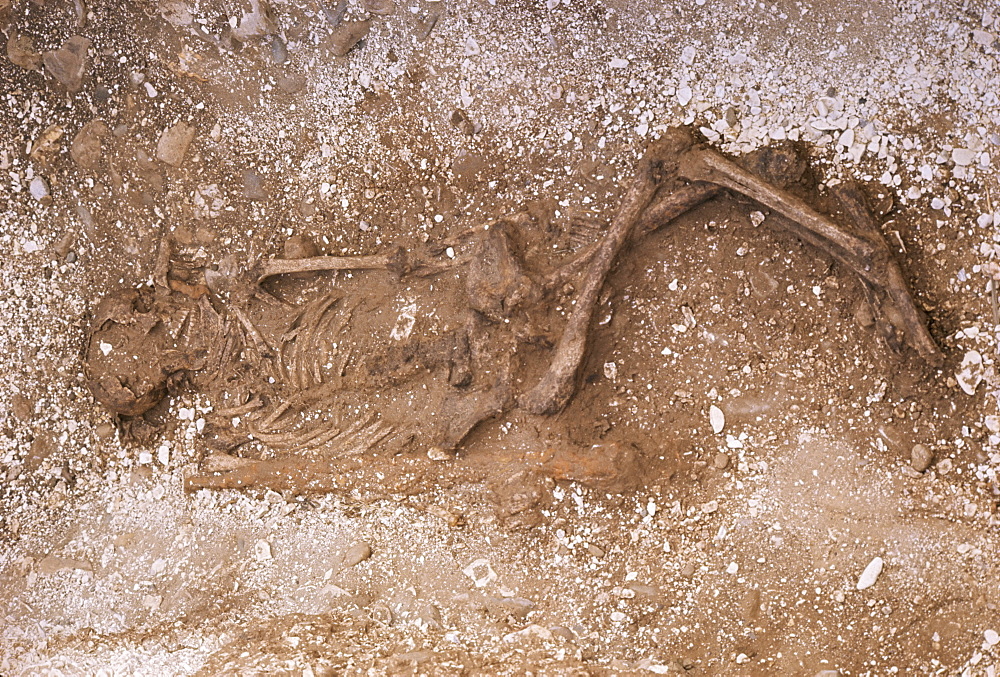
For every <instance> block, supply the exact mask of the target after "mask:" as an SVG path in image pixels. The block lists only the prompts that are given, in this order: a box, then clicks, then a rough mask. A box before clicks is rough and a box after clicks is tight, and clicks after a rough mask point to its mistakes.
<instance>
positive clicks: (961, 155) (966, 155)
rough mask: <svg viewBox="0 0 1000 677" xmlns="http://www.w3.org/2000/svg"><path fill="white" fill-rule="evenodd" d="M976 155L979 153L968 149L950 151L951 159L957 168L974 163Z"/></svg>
mask: <svg viewBox="0 0 1000 677" xmlns="http://www.w3.org/2000/svg"><path fill="white" fill-rule="evenodd" d="M977 155H979V153H977V152H976V151H974V150H969V149H968V148H956V149H955V150H953V151H951V159H952V161H953V162H954V163H955V164H956V165H958V166H959V167H965V166H967V165H971V164H972V163H973V162H975V161H976V156H977Z"/></svg>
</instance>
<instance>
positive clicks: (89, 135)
mask: <svg viewBox="0 0 1000 677" xmlns="http://www.w3.org/2000/svg"><path fill="white" fill-rule="evenodd" d="M107 133H108V126H107V125H106V124H104V121H103V120H91V121H90V122H88V123H87V124H85V125H84V126H83V127H81V128H80V131H79V132H77V133H76V136H74V137H73V143H71V144H70V147H69V155H70V157H71V158H73V162H75V163H76V164H78V165H80V166H81V167H83V168H84V169H96V168H97V166H98V165H99V164H100V162H101V139H102V138H103V137H104V136H106V135H107Z"/></svg>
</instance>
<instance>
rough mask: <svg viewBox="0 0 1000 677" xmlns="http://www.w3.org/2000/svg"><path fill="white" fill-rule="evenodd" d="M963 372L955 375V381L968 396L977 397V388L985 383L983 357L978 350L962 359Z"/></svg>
mask: <svg viewBox="0 0 1000 677" xmlns="http://www.w3.org/2000/svg"><path fill="white" fill-rule="evenodd" d="M960 369H961V371H959V372H958V373H957V374H955V380H956V381H957V382H958V385H959V387H960V388H961V389H962V392H964V393H965V394H966V395H975V394H976V388H978V387H979V384H980V383H982V381H983V375H984V369H983V356H982V353H980V352H979V351H978V350H970V351H968V352H966V353H965V357H963V358H962V364H961V367H960Z"/></svg>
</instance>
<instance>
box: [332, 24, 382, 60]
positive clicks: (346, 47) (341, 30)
mask: <svg viewBox="0 0 1000 677" xmlns="http://www.w3.org/2000/svg"><path fill="white" fill-rule="evenodd" d="M371 27H372V22H371V21H370V20H365V21H345V22H344V23H342V24H340V25H339V26H337V27H336V28H335V29H334V30H333V32H332V33H330V37H329V44H330V51H331V52H333V54H334V56H347V53H348V52H350V51H351V50H352V49H353V48H354V46H355V45H356V44H358V43H359V42H361V41H362V40H363V39H364V38H365V36H366V35H368V31H369V30H371Z"/></svg>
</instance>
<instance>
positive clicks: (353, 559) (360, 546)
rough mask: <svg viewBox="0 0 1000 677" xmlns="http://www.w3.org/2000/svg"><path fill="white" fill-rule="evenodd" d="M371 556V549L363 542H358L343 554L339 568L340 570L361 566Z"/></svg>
mask: <svg viewBox="0 0 1000 677" xmlns="http://www.w3.org/2000/svg"><path fill="white" fill-rule="evenodd" d="M371 556H372V547H371V546H370V545H368V544H367V543H366V542H364V541H358V542H357V543H355V544H354V545H352V546H351V547H350V548H348V549H347V552H345V553H344V556H343V557H342V558H341V560H340V566H341V568H342V569H350V568H351V567H353V566H356V565H358V564H361V563H362V562H364V561H365V560H366V559H368V558H369V557H371Z"/></svg>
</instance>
